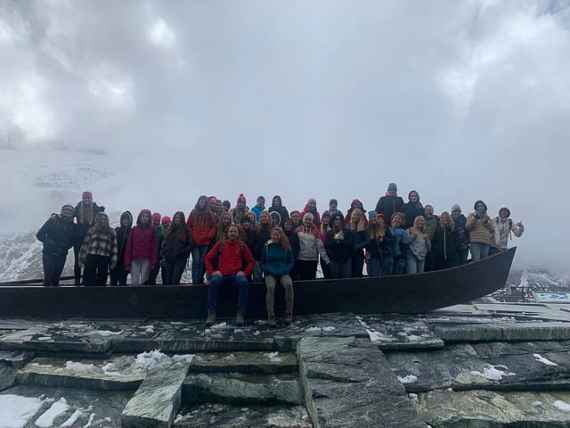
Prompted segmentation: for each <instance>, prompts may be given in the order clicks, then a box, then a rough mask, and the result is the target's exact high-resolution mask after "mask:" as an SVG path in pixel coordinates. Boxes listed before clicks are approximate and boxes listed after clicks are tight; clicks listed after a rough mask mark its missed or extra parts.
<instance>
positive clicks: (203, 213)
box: [188, 203, 218, 247]
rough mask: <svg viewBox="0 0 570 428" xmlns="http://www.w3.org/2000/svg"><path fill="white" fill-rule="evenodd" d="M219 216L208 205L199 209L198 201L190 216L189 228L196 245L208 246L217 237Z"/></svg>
mask: <svg viewBox="0 0 570 428" xmlns="http://www.w3.org/2000/svg"><path fill="white" fill-rule="evenodd" d="M217 226H218V218H217V217H216V215H215V214H214V213H213V212H212V211H211V210H210V207H209V206H208V205H206V208H205V209H199V208H198V203H196V206H195V207H194V209H193V210H192V212H191V213H190V215H189V216H188V228H189V229H190V232H191V233H192V240H193V241H194V245H197V246H200V247H202V246H206V245H210V243H211V242H212V241H213V240H214V238H215V237H216V232H217V230H218V227H217Z"/></svg>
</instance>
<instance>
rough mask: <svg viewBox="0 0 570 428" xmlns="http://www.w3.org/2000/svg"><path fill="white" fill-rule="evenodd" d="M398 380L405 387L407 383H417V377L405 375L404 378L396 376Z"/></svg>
mask: <svg viewBox="0 0 570 428" xmlns="http://www.w3.org/2000/svg"><path fill="white" fill-rule="evenodd" d="M398 380H399V381H400V382H401V383H403V384H404V385H406V384H409V383H416V382H417V381H418V377H417V376H414V375H406V376H404V377H401V376H398Z"/></svg>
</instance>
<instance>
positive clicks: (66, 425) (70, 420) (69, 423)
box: [61, 410, 83, 428]
mask: <svg viewBox="0 0 570 428" xmlns="http://www.w3.org/2000/svg"><path fill="white" fill-rule="evenodd" d="M82 415H83V413H82V412H81V410H76V411H75V412H73V413H72V414H71V416H70V417H69V418H67V420H66V421H65V422H63V423H62V424H61V428H69V427H73V426H75V423H76V422H77V420H78V419H79V418H80V417H81V416H82Z"/></svg>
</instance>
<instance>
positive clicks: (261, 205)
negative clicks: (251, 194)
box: [251, 196, 265, 223]
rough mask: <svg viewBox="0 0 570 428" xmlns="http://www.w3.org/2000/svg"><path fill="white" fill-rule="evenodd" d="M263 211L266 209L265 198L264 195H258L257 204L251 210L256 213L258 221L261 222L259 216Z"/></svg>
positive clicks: (256, 220)
mask: <svg viewBox="0 0 570 428" xmlns="http://www.w3.org/2000/svg"><path fill="white" fill-rule="evenodd" d="M263 211H265V198H264V197H263V196H258V197H257V202H256V204H255V206H254V207H253V208H252V209H251V212H252V213H253V215H255V222H256V223H259V216H260V215H261V213H262V212H263Z"/></svg>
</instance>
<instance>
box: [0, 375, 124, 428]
mask: <svg viewBox="0 0 570 428" xmlns="http://www.w3.org/2000/svg"><path fill="white" fill-rule="evenodd" d="M129 395H130V394H126V393H123V392H108V391H107V392H102V391H98V392H95V391H83V390H79V389H69V388H49V387H48V388H46V387H35V386H27V385H18V386H15V387H12V388H10V389H8V390H5V391H3V392H1V393H0V415H2V416H3V419H1V421H2V422H9V423H10V425H9V426H21V427H26V428H31V427H34V428H38V427H39V428H56V427H57V428H61V427H65V428H77V427H88V428H91V427H118V426H120V423H121V422H120V415H121V411H122V410H123V408H124V407H125V404H126V403H127V401H128V396H129ZM2 426H4V425H2Z"/></svg>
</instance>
